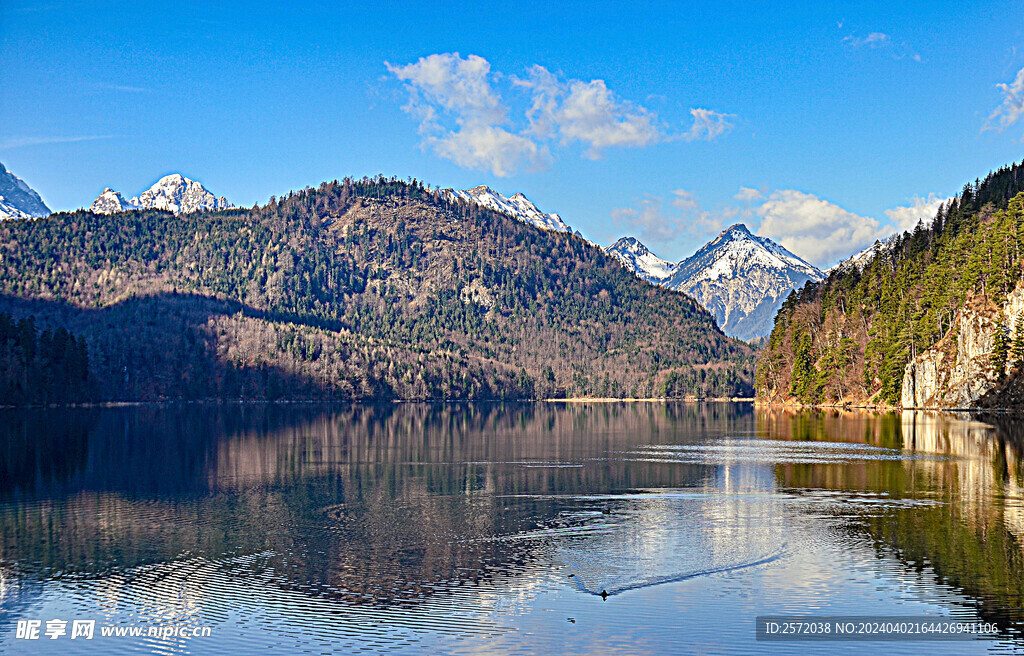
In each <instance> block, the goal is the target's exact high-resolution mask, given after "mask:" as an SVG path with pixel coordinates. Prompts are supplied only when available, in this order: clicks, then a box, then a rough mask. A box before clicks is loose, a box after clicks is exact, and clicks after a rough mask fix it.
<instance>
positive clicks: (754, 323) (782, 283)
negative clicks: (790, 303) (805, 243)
mask: <svg viewBox="0 0 1024 656" xmlns="http://www.w3.org/2000/svg"><path fill="white" fill-rule="evenodd" d="M824 277H825V276H824V274H823V273H822V272H821V271H819V270H818V269H817V268H816V267H814V266H813V265H811V264H809V263H808V262H806V261H804V260H803V259H801V258H800V257H798V256H796V255H794V254H793V253H791V252H790V251H788V250H787V249H786V248H784V247H783V246H782V245H780V244H777V243H775V242H774V241H772V240H771V239H769V238H767V237H759V236H757V235H754V234H752V233H751V232H750V230H748V229H747V227H746V226H745V225H743V224H739V223H738V224H736V225H732V226H729V227H728V228H726V229H725V230H723V231H722V232H721V233H719V235H718V236H717V237H715V238H714V239H712V240H711V241H710V242H708V243H707V244H705V245H704V246H703V247H702V248H701V249H700V250H698V251H697V252H696V253H694V254H693V255H692V256H691V257H689V258H687V259H686V260H683V261H682V262H680V263H679V265H678V269H677V270H676V272H675V274H674V275H673V276H672V277H671V278H669V279H668V280H667V281H665V283H664V285H665V286H666V287H669V288H671V289H675V290H678V291H681V292H685V293H686V294H689V295H690V296H692V297H694V298H695V299H696V300H697V301H698V302H699V303H700V304H701V305H703V306H704V307H706V308H707V309H708V310H709V311H710V312H711V313H712V314H714V315H715V318H716V319H717V320H718V324H719V325H720V326H721V327H722V330H723V331H725V332H726V334H729V335H732V336H735V337H739V338H741V339H751V338H753V337H759V336H762V335H767V334H768V333H769V332H770V331H771V327H772V321H773V319H774V317H775V312H776V311H777V310H778V308H779V306H780V305H781V304H782V301H784V300H785V298H786V296H788V295H789V292H790V291H791V290H792V289H794V288H796V287H800V286H802V285H803V284H804V283H805V282H807V281H808V280H821V279H823V278H824Z"/></svg>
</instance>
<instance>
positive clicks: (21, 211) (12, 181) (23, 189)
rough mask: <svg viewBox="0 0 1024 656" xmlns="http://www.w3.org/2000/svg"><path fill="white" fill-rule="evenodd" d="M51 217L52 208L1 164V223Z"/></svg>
mask: <svg viewBox="0 0 1024 656" xmlns="http://www.w3.org/2000/svg"><path fill="white" fill-rule="evenodd" d="M49 215H50V208H49V207H47V206H46V203H44V202H43V199H42V198H40V197H39V194H37V193H36V192H35V191H34V190H33V189H32V187H29V186H28V185H27V184H26V183H25V181H24V180H22V179H21V178H19V177H18V176H16V175H14V174H13V173H11V172H10V171H8V170H7V169H6V168H5V167H4V165H3V164H2V163H0V221H3V220H7V219H34V218H37V217H40V216H49Z"/></svg>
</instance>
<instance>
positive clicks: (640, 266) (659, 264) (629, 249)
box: [604, 237, 679, 283]
mask: <svg viewBox="0 0 1024 656" xmlns="http://www.w3.org/2000/svg"><path fill="white" fill-rule="evenodd" d="M604 250H605V252H606V253H608V254H609V255H611V256H612V257H614V258H615V259H617V260H618V261H619V262H622V265H623V266H625V267H626V268H627V269H629V270H630V271H632V272H633V273H635V274H636V275H637V277H638V278H642V279H644V280H646V281H648V282H653V283H658V282H661V281H662V280H664V279H665V278H668V277H670V276H671V275H672V274H674V273H675V272H676V270H677V269H678V268H679V265H678V264H675V263H674V262H669V261H668V260H663V259H661V258H660V257H658V256H657V255H655V254H654V253H652V252H651V251H650V249H648V248H647V247H646V246H644V245H643V244H642V243H641V242H640V240H639V239H637V238H636V237H623V238H621V239H619V240H618V241H617V242H615V243H614V244H612V245H611V246H609V247H607V248H605V249H604Z"/></svg>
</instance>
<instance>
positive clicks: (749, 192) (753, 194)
mask: <svg viewBox="0 0 1024 656" xmlns="http://www.w3.org/2000/svg"><path fill="white" fill-rule="evenodd" d="M733 198H735V199H736V200H738V201H741V202H744V203H752V202H753V201H755V200H761V199H762V198H764V194H763V193H761V192H760V191H759V190H757V189H751V188H750V187H740V190H739V191H738V192H736V195H735V196H733Z"/></svg>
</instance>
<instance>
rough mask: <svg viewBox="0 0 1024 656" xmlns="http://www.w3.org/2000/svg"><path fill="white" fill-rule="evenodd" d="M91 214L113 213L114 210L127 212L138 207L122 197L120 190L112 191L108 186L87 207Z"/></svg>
mask: <svg viewBox="0 0 1024 656" xmlns="http://www.w3.org/2000/svg"><path fill="white" fill-rule="evenodd" d="M89 209H90V210H91V211H92V213H93V214H113V213H115V212H127V211H128V210H137V209H139V208H138V207H137V206H136V205H132V204H131V203H129V202H128V201H126V200H125V199H124V196H122V195H121V192H119V191H114V190H113V189H111V188H110V187H107V188H106V189H104V190H103V193H102V194H100V195H99V196H98V197H97V198H96V200H94V201H93V202H92V207H90V208H89Z"/></svg>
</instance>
